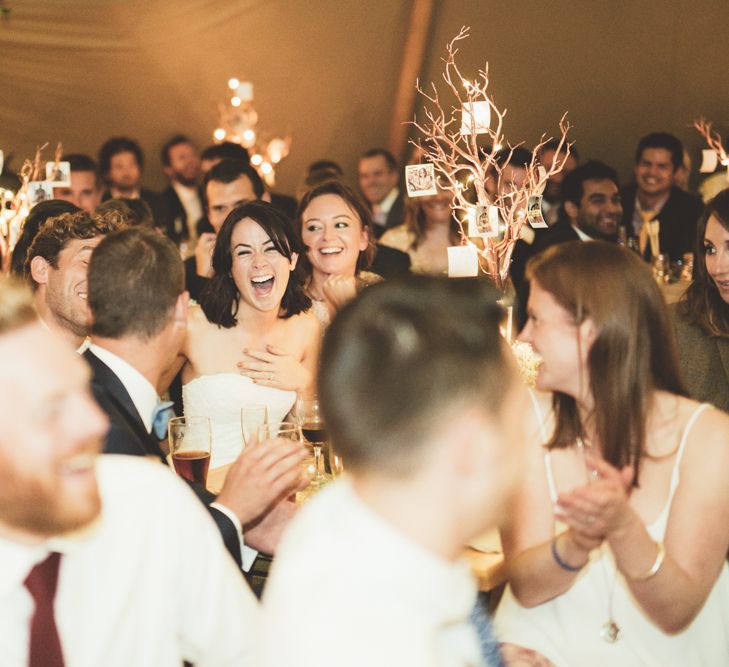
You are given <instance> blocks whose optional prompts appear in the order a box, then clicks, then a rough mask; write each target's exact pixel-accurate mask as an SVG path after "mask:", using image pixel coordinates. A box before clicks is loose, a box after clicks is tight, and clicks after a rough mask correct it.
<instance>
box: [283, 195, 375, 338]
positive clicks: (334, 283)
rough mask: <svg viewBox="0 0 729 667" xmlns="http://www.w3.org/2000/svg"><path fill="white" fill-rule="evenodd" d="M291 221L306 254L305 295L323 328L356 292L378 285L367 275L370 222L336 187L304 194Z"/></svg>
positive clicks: (354, 198) (357, 202) (354, 199)
mask: <svg viewBox="0 0 729 667" xmlns="http://www.w3.org/2000/svg"><path fill="white" fill-rule="evenodd" d="M296 219H297V223H298V226H299V231H300V234H301V240H302V242H303V244H304V246H305V248H306V258H305V264H304V268H305V271H306V272H307V274H308V277H307V281H306V292H307V294H308V295H309V296H310V297H311V300H312V301H313V310H314V312H315V313H316V316H317V317H318V318H319V321H320V322H321V324H322V327H326V326H327V325H328V324H329V321H330V320H331V318H332V317H333V316H334V313H335V312H336V311H337V310H338V309H339V308H340V307H341V306H342V305H343V304H344V303H346V302H347V301H349V300H350V299H352V298H354V296H355V295H356V294H357V291H358V290H359V289H361V288H362V287H366V286H367V285H369V284H372V283H374V282H379V281H380V280H382V278H381V277H380V276H378V275H377V274H374V273H370V272H369V271H367V269H368V268H369V267H370V265H371V264H372V260H373V258H374V255H375V246H374V244H373V242H372V239H373V238H374V235H373V233H372V220H371V218H370V213H369V211H368V210H367V208H366V207H365V205H364V204H363V203H362V202H361V201H360V199H359V197H357V195H356V194H355V193H354V192H353V191H352V190H351V189H350V188H348V187H347V186H346V185H344V184H342V183H340V182H338V181H328V182H326V183H323V184H322V185H318V186H316V187H314V188H312V189H311V190H309V191H308V192H307V193H306V194H304V196H303V197H302V199H301V202H300V203H299V209H298V213H297V216H296Z"/></svg>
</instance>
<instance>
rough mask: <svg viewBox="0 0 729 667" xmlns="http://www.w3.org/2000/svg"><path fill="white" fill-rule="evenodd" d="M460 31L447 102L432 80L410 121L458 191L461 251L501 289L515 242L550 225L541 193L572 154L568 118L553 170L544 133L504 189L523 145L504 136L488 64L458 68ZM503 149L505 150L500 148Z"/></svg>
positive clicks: (450, 53)
mask: <svg viewBox="0 0 729 667" xmlns="http://www.w3.org/2000/svg"><path fill="white" fill-rule="evenodd" d="M468 31H469V28H468V27H463V28H461V30H460V32H459V33H458V35H456V37H454V38H453V40H451V42H450V43H449V44H448V47H447V54H446V57H445V58H443V62H444V63H445V71H444V73H443V80H444V82H445V88H446V92H447V93H448V97H449V98H451V99H449V100H448V101H446V100H445V99H444V97H443V96H442V95H441V93H440V92H439V90H438V88H437V87H436V85H435V84H434V83H431V85H430V88H429V89H427V90H424V89H423V88H421V86H420V83H419V82H418V83H416V88H417V90H418V92H419V93H420V94H421V95H422V96H423V97H424V98H425V99H426V100H427V104H426V106H425V107H424V118H423V120H421V121H418V120H417V117H416V119H415V120H413V123H412V124H413V125H414V126H415V127H416V128H417V129H418V130H419V131H420V133H421V134H422V135H423V136H422V138H421V139H417V140H413V141H411V143H412V144H413V145H414V146H416V147H418V148H419V149H420V150H421V151H422V153H423V155H424V158H425V160H426V161H427V162H429V163H431V164H432V165H433V166H434V167H435V170H436V172H437V173H438V174H439V175H440V179H439V180H440V183H441V187H443V188H445V189H447V190H449V191H450V192H452V193H453V204H452V208H453V213H454V216H455V217H456V219H457V220H458V224H459V226H460V231H461V238H462V246H464V247H465V248H468V251H469V253H473V254H474V255H475V256H476V257H477V266H478V268H480V270H481V271H483V272H484V273H485V274H487V275H488V276H489V277H490V278H491V279H492V280H493V281H494V283H495V284H496V285H497V287H498V288H499V289H500V290H502V291H503V290H504V289H505V286H506V283H507V280H508V274H509V264H510V263H511V256H512V253H513V251H514V245H515V243H516V241H517V240H518V239H519V237H520V234H521V231H522V226H523V225H524V223H525V222H529V224H531V225H532V226H534V227H537V226H546V225H545V224H544V222H543V219H542V217H541V210H540V209H541V195H542V192H543V191H544V187H545V186H546V184H547V181H548V179H549V178H550V177H552V176H554V175H555V174H557V173H559V172H560V171H561V170H562V168H563V167H564V165H565V162H566V161H567V159H568V157H569V153H570V144H569V142H568V141H567V134H568V132H569V129H570V125H569V123H568V121H567V120H566V117H567V114H566V113H565V114H564V116H562V118H561V120H560V121H559V130H560V139H559V146H558V149H557V150H556V151H555V158H554V160H553V163H552V165H551V166H550V167H549V168H548V169H547V168H545V167H544V166H543V165H541V164H540V163H539V159H538V155H539V152H540V149H541V148H542V147H543V146H544V145H545V144H546V143H547V142H548V141H551V140H552V137H547V136H546V134H543V135H542V136H541V138H540V140H539V142H538V144H537V145H536V146H535V148H534V149H533V150H532V152H531V159H530V161H529V162H528V163H527V164H524V165H519V166H520V167H521V166H523V167H524V169H525V170H526V177H525V179H524V182H523V183H522V184H521V185H516V186H513V185H511V186H509V187H506V184H505V183H502V169H503V167H504V166H505V165H506V164H508V163H509V162H510V158H511V156H512V153H513V152H514V150H515V149H516V148H518V147H519V146H521V144H511V143H510V142H508V141H507V140H506V137H505V136H504V132H503V124H504V117H505V116H506V109H504V110H503V111H502V110H500V109H499V107H497V106H496V104H495V103H494V100H493V98H492V97H491V96H490V95H489V93H488V87H489V72H488V63H487V64H486V65H485V66H484V68H483V69H480V70H479V71H478V75H477V76H476V78H475V79H469V78H467V77H465V76H464V75H463V74H462V73H461V70H460V69H459V67H458V65H457V64H456V54H457V53H458V43H459V42H460V41H461V40H463V39H466V38H467V37H468ZM502 147H504V148H502Z"/></svg>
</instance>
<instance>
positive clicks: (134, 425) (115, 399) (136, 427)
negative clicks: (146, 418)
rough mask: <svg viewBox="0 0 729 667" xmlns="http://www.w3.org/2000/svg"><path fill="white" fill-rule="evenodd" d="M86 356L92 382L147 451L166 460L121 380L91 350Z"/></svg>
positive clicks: (85, 353) (87, 351)
mask: <svg viewBox="0 0 729 667" xmlns="http://www.w3.org/2000/svg"><path fill="white" fill-rule="evenodd" d="M84 358H85V359H86V361H88V363H89V364H90V365H91V369H92V371H93V378H92V382H93V383H94V384H95V385H96V387H97V388H98V389H99V390H100V391H102V392H103V393H104V395H105V397H106V398H107V399H108V401H109V403H110V404H112V405H113V406H114V408H115V409H116V411H117V413H118V414H119V415H120V416H121V417H122V419H123V420H124V422H125V424H126V426H127V427H128V428H129V429H130V430H131V431H132V432H133V433H134V435H136V437H137V439H138V440H139V441H140V442H141V443H142V445H143V447H144V450H145V453H147V454H152V455H154V456H158V457H159V458H161V459H162V460H163V461H164V454H163V453H162V450H161V449H160V447H159V443H158V442H157V441H156V440H155V439H154V438H153V437H152V436H151V435H150V434H149V433H147V429H146V428H145V427H144V423H143V422H142V419H141V417H140V416H139V413H138V412H137V408H136V407H135V406H134V403H133V402H132V398H131V396H129V392H128V391H127V390H126V388H125V387H124V385H123V384H122V382H121V380H120V379H119V378H118V377H117V376H116V374H115V373H114V371H112V370H111V369H110V368H109V367H108V366H107V365H106V364H105V363H104V362H103V361H101V359H99V358H98V357H97V356H96V355H94V353H93V352H91V350H86V352H84Z"/></svg>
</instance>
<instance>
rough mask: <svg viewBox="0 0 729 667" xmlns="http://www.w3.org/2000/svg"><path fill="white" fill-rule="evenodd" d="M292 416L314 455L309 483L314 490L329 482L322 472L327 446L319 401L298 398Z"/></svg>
mask: <svg viewBox="0 0 729 667" xmlns="http://www.w3.org/2000/svg"><path fill="white" fill-rule="evenodd" d="M294 415H295V416H296V420H297V422H298V423H299V425H300V426H301V432H302V433H303V435H304V438H306V441H307V445H308V446H309V447H311V449H312V452H313V454H314V470H313V475H312V477H311V483H312V485H313V486H314V487H315V488H319V487H321V486H322V485H324V484H326V482H328V481H329V478H328V477H327V476H326V475H325V474H324V472H323V470H322V469H323V468H324V467H325V465H326V461H325V460H324V457H323V456H322V454H323V451H324V449H325V448H326V446H327V431H326V426H325V424H324V418H323V416H322V414H321V407H320V405H319V400H318V399H316V398H312V399H304V398H299V399H298V400H297V401H296V406H295V408H294Z"/></svg>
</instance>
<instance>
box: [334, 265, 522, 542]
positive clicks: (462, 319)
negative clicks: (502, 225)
mask: <svg viewBox="0 0 729 667" xmlns="http://www.w3.org/2000/svg"><path fill="white" fill-rule="evenodd" d="M496 296H497V295H496V294H495V293H494V291H493V289H492V288H489V287H487V286H484V285H483V281H476V280H473V281H471V280H453V279H451V280H448V279H441V278H428V279H424V278H423V277H418V278H417V279H410V280H407V281H393V282H387V283H383V284H381V285H376V286H374V287H370V288H369V289H367V290H365V292H363V294H362V295H361V296H360V297H359V298H358V299H357V300H356V301H354V302H352V303H350V304H348V305H347V306H346V307H345V308H344V309H343V310H342V311H341V312H340V313H339V314H338V316H337V318H336V319H335V320H334V322H333V323H332V325H331V327H330V328H329V330H328V331H327V334H326V339H325V344H324V348H323V353H322V359H321V368H320V377H319V391H320V395H321V400H322V407H323V410H324V412H325V418H326V423H327V426H328V428H329V431H330V433H331V436H332V442H333V446H334V447H335V448H336V450H337V451H338V452H339V453H340V454H341V455H342V457H343V458H344V461H345V465H346V466H347V470H348V471H351V472H352V476H353V479H354V480H355V482H356V480H357V479H363V478H369V479H372V478H377V479H381V480H388V481H389V483H391V484H395V485H397V484H403V485H408V484H410V483H411V482H412V480H414V479H417V478H418V477H421V476H426V477H429V478H432V477H433V476H435V477H436V478H437V479H438V480H439V481H438V482H436V483H437V484H439V485H440V484H442V485H444V486H443V487H440V488H439V491H436V489H433V493H438V492H441V493H442V492H443V489H444V488H448V489H449V491H448V494H450V495H451V496H452V497H451V498H450V500H449V502H452V503H453V507H454V508H456V507H457V508H458V512H459V513H460V519H459V528H458V530H459V531H461V533H462V535H467V534H476V533H478V532H479V530H483V529H484V528H485V527H487V526H488V525H490V524H493V523H494V522H496V521H497V520H498V519H499V518H500V517H501V513H502V512H503V509H504V507H505V505H507V504H508V501H509V500H510V497H511V494H512V491H513V485H514V482H515V480H516V475H517V471H518V468H519V458H520V447H521V435H520V432H519V421H520V420H519V418H518V417H517V416H516V414H517V412H518V410H517V412H515V409H516V405H517V401H516V399H515V396H516V395H517V394H518V390H517V387H518V381H517V380H516V375H515V371H514V368H513V362H512V361H511V360H510V359H509V352H508V349H507V347H506V344H505V343H504V341H503V340H502V339H501V337H500V335H499V329H498V327H499V321H500V318H501V316H502V310H501V308H500V307H499V306H498V305H497V304H496V303H495V299H496ZM436 471H437V472H436ZM448 494H446V495H448Z"/></svg>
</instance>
